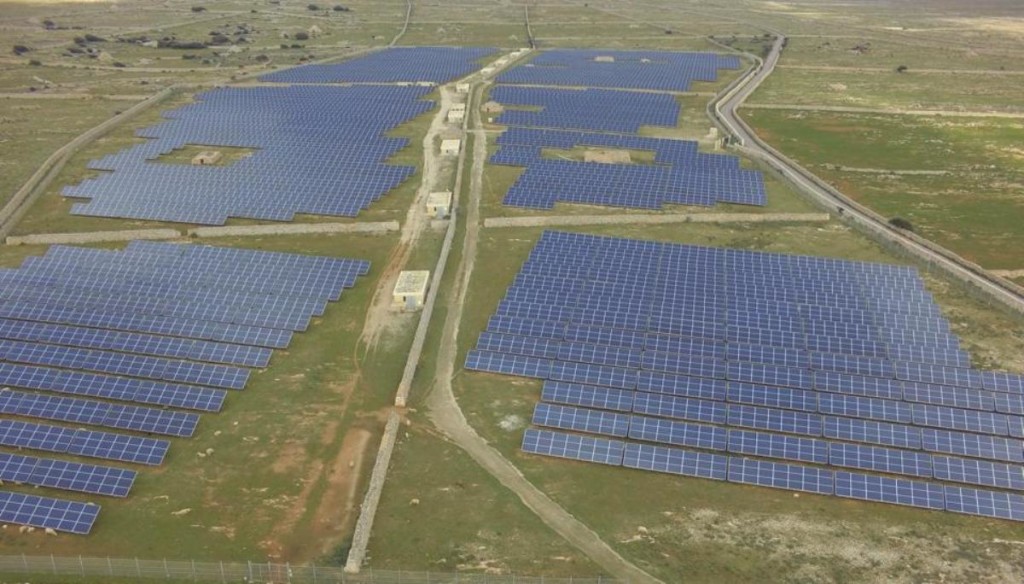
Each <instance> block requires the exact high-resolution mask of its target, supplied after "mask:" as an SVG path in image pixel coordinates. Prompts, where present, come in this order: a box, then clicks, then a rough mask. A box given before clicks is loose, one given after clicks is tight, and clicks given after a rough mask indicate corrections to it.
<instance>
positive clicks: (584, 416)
mask: <svg viewBox="0 0 1024 584" xmlns="http://www.w3.org/2000/svg"><path fill="white" fill-rule="evenodd" d="M533 423H534V424H535V425H537V426H547V427H549V428H561V429H563V430H577V431H580V432H587V433H590V434H603V435H606V436H616V437H620V438H621V437H625V436H626V433H627V432H628V431H629V416H627V415H625V414H616V413H612V412H605V411H600V410H588V409H585V408H574V407H571V406H559V405H555V404H546V403H539V404H537V406H536V408H535V409H534V410H533Z"/></svg>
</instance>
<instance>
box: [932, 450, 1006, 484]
mask: <svg viewBox="0 0 1024 584" xmlns="http://www.w3.org/2000/svg"><path fill="white" fill-rule="evenodd" d="M932 465H933V467H934V472H935V478H937V479H939V480H943V481H949V482H953V483H967V484H971V485H981V486H983V487H998V488H1003V489H1013V490H1015V491H1024V466H1021V465H1018V464H1003V463H1000V462H989V461H987V460H974V459H970V458H957V457H954V456H932Z"/></svg>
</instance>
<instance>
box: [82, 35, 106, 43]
mask: <svg viewBox="0 0 1024 584" xmlns="http://www.w3.org/2000/svg"><path fill="white" fill-rule="evenodd" d="M85 40H86V42H90V43H105V42H107V39H105V38H103V37H99V36H96V35H94V34H86V35H85Z"/></svg>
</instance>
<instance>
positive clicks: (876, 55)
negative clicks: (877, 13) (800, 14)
mask: <svg viewBox="0 0 1024 584" xmlns="http://www.w3.org/2000/svg"><path fill="white" fill-rule="evenodd" d="M836 32H837V36H835V37H831V36H822V37H810V38H792V39H790V41H789V42H788V43H787V46H786V49H785V51H784V52H783V61H782V63H783V64H799V65H824V66H829V67H882V68H885V69H893V70H895V69H896V67H898V66H900V65H906V66H907V67H909V68H910V69H911V70H913V69H914V68H921V69H983V70H999V69H1006V70H1017V71H1019V70H1021V69H1022V68H1024V65H1022V64H1021V61H1020V59H1019V58H1015V57H1014V54H1013V53H1010V52H1008V51H1004V50H1001V49H996V50H991V51H989V50H985V49H981V51H979V50H978V44H977V42H971V41H968V43H970V44H973V45H974V47H975V48H973V49H972V48H971V47H970V46H967V43H965V42H962V41H961V39H957V38H956V37H955V33H952V32H947V33H946V35H947V40H945V41H943V40H937V39H931V38H921V36H920V35H916V38H914V35H901V34H900V33H898V32H896V31H877V32H875V33H872V34H864V36H853V37H852V38H850V37H849V36H842V37H840V36H838V34H844V35H850V34H852V35H857V34H858V32H857V31H848V32H846V33H840V32H839V31H836ZM886 36H888V38H886ZM993 38H995V37H992V38H990V39H986V41H983V43H982V44H989V43H992V39H993ZM865 45H866V46H867V47H868V50H867V52H864V53H857V52H855V51H853V50H851V49H853V48H855V47H857V46H865ZM997 46H998V45H997ZM1017 49H1018V52H1019V45H1018V47H1017Z"/></svg>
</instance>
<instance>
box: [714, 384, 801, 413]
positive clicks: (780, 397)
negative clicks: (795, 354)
mask: <svg viewBox="0 0 1024 584" xmlns="http://www.w3.org/2000/svg"><path fill="white" fill-rule="evenodd" d="M728 400H729V401H731V402H735V403H741V404H750V405H755V406H767V407H772V408H781V409H785V410H800V411H804V412H817V411H818V394H817V392H814V391H806V390H802V389H791V388H788V387H766V386H763V385H751V384H748V383H736V382H730V383H729V394H728Z"/></svg>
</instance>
